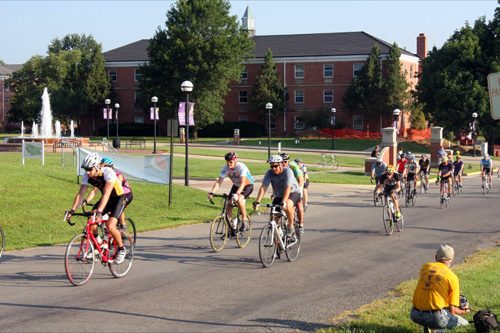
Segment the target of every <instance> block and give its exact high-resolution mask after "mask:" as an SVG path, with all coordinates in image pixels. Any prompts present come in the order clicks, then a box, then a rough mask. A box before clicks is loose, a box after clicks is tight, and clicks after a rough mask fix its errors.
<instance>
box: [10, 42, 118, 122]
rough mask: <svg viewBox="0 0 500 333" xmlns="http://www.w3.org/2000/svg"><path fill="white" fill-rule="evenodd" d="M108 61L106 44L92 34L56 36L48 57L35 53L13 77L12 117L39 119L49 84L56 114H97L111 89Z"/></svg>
mask: <svg viewBox="0 0 500 333" xmlns="http://www.w3.org/2000/svg"><path fill="white" fill-rule="evenodd" d="M104 65H105V62H104V58H103V56H102V47H101V45H100V44H99V43H97V42H96V41H95V40H94V39H93V37H92V36H85V35H81V36H80V35H76V34H73V35H67V36H66V37H64V38H63V39H62V40H59V39H55V40H53V41H52V43H51V44H50V45H49V46H48V56H47V57H42V56H34V57H32V58H31V59H29V60H28V61H27V62H26V63H25V64H24V65H23V68H22V69H21V70H19V71H16V72H14V74H13V76H12V78H11V79H10V80H9V84H10V85H11V87H12V90H13V91H14V98H13V103H12V109H11V111H10V113H9V120H10V121H21V120H24V121H36V120H37V118H38V115H39V113H40V110H41V95H42V92H43V89H44V88H45V87H47V89H48V90H49V93H50V98H51V108H52V111H53V114H54V117H55V118H56V119H59V120H60V121H61V122H62V123H66V124H68V123H69V120H70V119H76V120H78V119H79V117H81V116H85V115H90V114H95V112H96V110H97V109H98V108H99V105H102V102H103V100H104V99H105V98H106V97H107V96H109V93H110V86H111V85H110V82H109V80H108V78H107V76H106V71H105V70H104Z"/></svg>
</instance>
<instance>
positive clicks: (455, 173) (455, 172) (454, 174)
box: [453, 171, 462, 177]
mask: <svg viewBox="0 0 500 333" xmlns="http://www.w3.org/2000/svg"><path fill="white" fill-rule="evenodd" d="M459 174H460V175H461V174H462V173H461V172H460V171H453V176H455V177H456V176H458V175H459Z"/></svg>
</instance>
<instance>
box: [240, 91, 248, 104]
mask: <svg viewBox="0 0 500 333" xmlns="http://www.w3.org/2000/svg"><path fill="white" fill-rule="evenodd" d="M238 97H239V103H240V104H247V103H248V91H246V90H245V91H240V92H239V96H238Z"/></svg>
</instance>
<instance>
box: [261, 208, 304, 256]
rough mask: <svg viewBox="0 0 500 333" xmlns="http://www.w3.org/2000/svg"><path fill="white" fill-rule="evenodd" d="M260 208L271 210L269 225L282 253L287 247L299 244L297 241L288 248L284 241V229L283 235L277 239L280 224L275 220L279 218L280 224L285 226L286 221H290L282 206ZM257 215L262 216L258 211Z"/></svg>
mask: <svg viewBox="0 0 500 333" xmlns="http://www.w3.org/2000/svg"><path fill="white" fill-rule="evenodd" d="M259 207H266V208H271V213H270V218H269V222H268V223H269V224H270V225H271V226H272V229H273V232H272V234H271V236H272V237H273V238H274V239H276V240H278V245H279V249H280V251H284V250H285V249H286V248H287V247H290V246H292V245H294V244H295V243H296V242H297V240H295V242H293V243H290V244H288V246H287V245H285V242H284V241H283V239H284V238H285V230H284V228H283V227H282V228H281V232H282V235H281V236H280V237H276V235H277V234H278V223H276V221H275V218H278V219H279V222H280V223H282V224H284V221H288V219H287V217H286V214H285V212H283V210H281V209H280V208H281V206H280V205H272V204H266V205H259ZM278 209H280V210H278ZM257 214H259V215H260V213H259V211H257ZM278 235H279V234H278Z"/></svg>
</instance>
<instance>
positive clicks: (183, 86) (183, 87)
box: [181, 81, 193, 186]
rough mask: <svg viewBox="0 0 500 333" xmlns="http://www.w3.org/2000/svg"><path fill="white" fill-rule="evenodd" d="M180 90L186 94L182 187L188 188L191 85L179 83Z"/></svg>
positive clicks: (186, 82)
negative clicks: (184, 154) (184, 167)
mask: <svg viewBox="0 0 500 333" xmlns="http://www.w3.org/2000/svg"><path fill="white" fill-rule="evenodd" d="M181 90H182V92H183V93H185V94H186V116H185V122H186V170H185V172H184V186H189V94H190V93H191V92H192V91H193V83H192V82H191V81H184V82H182V83H181Z"/></svg>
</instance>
